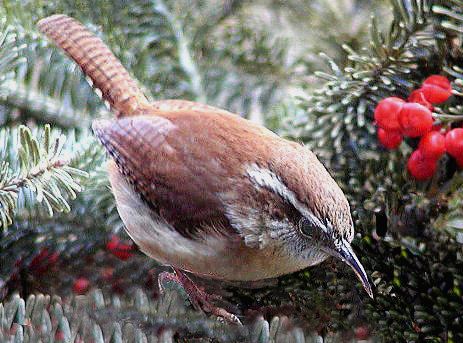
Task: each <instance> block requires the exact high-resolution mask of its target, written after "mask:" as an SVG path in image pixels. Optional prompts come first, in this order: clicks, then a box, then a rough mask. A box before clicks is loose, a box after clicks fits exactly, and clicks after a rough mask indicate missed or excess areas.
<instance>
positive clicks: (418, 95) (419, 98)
mask: <svg viewBox="0 0 463 343" xmlns="http://www.w3.org/2000/svg"><path fill="white" fill-rule="evenodd" d="M408 102H415V103H417V104H420V105H423V106H424V107H427V108H428V109H429V110H430V111H431V112H432V111H434V106H433V105H431V103H430V102H429V101H428V100H426V98H425V96H424V93H423V91H422V90H421V89H415V90H414V91H413V92H411V93H410V95H409V96H408Z"/></svg>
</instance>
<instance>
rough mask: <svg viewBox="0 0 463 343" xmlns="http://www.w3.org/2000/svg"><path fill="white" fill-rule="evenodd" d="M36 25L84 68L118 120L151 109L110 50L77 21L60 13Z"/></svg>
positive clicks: (134, 82)
mask: <svg viewBox="0 0 463 343" xmlns="http://www.w3.org/2000/svg"><path fill="white" fill-rule="evenodd" d="M37 26H38V28H39V29H40V31H42V32H43V33H44V34H45V35H47V36H48V37H49V38H50V39H51V40H53V42H54V43H55V44H56V45H58V46H59V47H60V48H62V49H63V50H64V51H66V53H67V54H68V55H69V56H70V57H71V58H72V59H73V60H74V61H75V62H76V63H77V64H78V65H79V66H80V67H81V68H82V71H83V72H84V73H85V75H86V76H88V77H89V78H90V79H91V80H92V81H93V86H94V87H96V88H98V89H99V90H100V91H101V93H102V97H103V99H104V100H106V101H108V102H109V104H110V107H111V109H112V110H113V111H115V112H116V116H117V117H125V116H130V115H137V114H141V113H143V112H144V110H146V109H149V108H150V107H151V106H150V103H149V102H148V100H147V99H146V97H145V95H144V94H143V93H142V92H141V90H140V89H139V88H138V86H137V82H136V81H135V80H134V79H132V78H131V77H130V75H129V73H128V72H127V70H125V68H124V67H123V66H122V64H121V63H120V62H119V60H118V59H117V58H116V57H115V56H114V55H113V54H112V52H111V51H110V50H109V49H108V47H107V46H106V45H105V44H104V43H103V42H102V41H101V40H100V39H99V38H98V37H96V36H95V35H93V34H92V33H91V32H90V31H88V30H87V29H86V28H85V27H84V26H82V25H81V24H80V23H79V22H78V21H76V20H74V19H72V18H70V17H68V16H66V15H63V14H57V15H52V16H50V17H47V18H44V19H42V20H40V21H39V22H38V24H37Z"/></svg>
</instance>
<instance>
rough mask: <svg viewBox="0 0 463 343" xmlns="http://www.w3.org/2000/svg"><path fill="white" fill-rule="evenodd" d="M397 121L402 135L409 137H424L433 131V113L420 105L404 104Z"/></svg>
mask: <svg viewBox="0 0 463 343" xmlns="http://www.w3.org/2000/svg"><path fill="white" fill-rule="evenodd" d="M397 119H398V120H399V124H400V129H401V130H402V133H403V134H404V135H406V136H409V137H419V136H423V135H425V134H426V133H428V132H429V131H431V129H432V114H431V111H430V110H428V109H427V108H426V107H424V106H423V105H420V104H416V103H406V104H404V105H403V106H402V109H401V110H400V112H399V115H398V116H397Z"/></svg>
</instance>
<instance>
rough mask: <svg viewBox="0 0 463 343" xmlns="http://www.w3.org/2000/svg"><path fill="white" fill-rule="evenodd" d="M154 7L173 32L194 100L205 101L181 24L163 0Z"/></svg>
mask: <svg viewBox="0 0 463 343" xmlns="http://www.w3.org/2000/svg"><path fill="white" fill-rule="evenodd" d="M154 8H155V10H156V11H157V12H158V13H159V14H160V15H162V16H163V17H164V18H165V19H166V20H167V22H168V23H169V24H170V26H171V30H172V33H173V34H174V37H175V40H176V43H177V53H178V59H179V65H180V66H181V68H182V70H183V72H184V73H185V75H186V76H187V78H188V81H189V82H188V83H189V85H190V89H191V91H192V93H193V94H194V96H195V100H197V101H200V102H206V98H205V92H204V88H203V86H202V80H201V74H200V73H199V70H198V68H197V65H196V63H195V61H194V59H193V56H192V55H191V51H190V41H189V39H188V37H187V36H186V34H185V31H184V27H183V24H182V23H181V22H180V21H179V20H178V18H176V17H175V15H174V14H173V13H171V12H170V11H169V10H168V8H167V7H166V5H165V4H164V1H162V0H160V1H157V2H156V4H155V7H154Z"/></svg>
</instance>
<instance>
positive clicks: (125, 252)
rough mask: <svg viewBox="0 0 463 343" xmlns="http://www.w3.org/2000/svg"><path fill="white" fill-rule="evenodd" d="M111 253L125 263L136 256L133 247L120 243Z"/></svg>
mask: <svg viewBox="0 0 463 343" xmlns="http://www.w3.org/2000/svg"><path fill="white" fill-rule="evenodd" d="M111 252H112V253H113V254H114V255H116V256H117V257H119V258H120V259H121V260H123V261H125V260H128V259H129V258H131V257H132V256H133V254H134V252H133V246H132V245H129V244H124V243H119V244H118V246H117V247H116V248H115V249H114V250H112V251H111Z"/></svg>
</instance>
